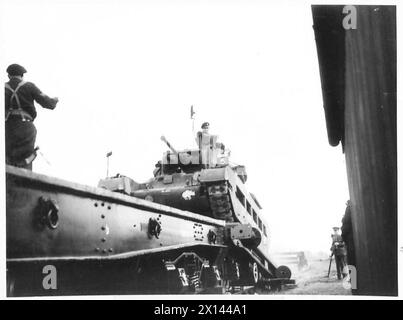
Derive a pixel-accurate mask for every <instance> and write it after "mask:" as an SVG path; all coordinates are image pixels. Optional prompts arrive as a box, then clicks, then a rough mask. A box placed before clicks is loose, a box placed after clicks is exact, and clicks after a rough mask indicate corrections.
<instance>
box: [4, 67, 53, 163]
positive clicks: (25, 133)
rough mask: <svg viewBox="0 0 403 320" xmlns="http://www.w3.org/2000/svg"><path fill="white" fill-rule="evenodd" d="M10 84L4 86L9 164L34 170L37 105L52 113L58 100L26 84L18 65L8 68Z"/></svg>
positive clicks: (23, 69)
mask: <svg viewBox="0 0 403 320" xmlns="http://www.w3.org/2000/svg"><path fill="white" fill-rule="evenodd" d="M6 71H7V73H8V78H9V81H8V82H6V83H5V138H6V163H7V164H11V165H14V166H18V167H23V168H26V169H29V170H32V161H33V160H34V159H35V156H36V149H35V140H36V133H37V131H36V128H35V125H34V123H33V122H34V120H35V118H36V115H37V113H36V109H35V106H34V101H36V102H37V103H38V104H40V105H41V106H42V107H43V108H46V109H51V110H53V109H54V108H55V107H56V104H57V103H58V101H59V99H58V98H50V97H48V96H47V95H45V94H43V93H42V92H41V90H39V89H38V87H37V86H36V85H35V84H33V83H32V82H26V81H24V73H26V72H27V70H25V68H24V67H23V66H20V65H19V64H11V65H9V66H8V68H7V70H6Z"/></svg>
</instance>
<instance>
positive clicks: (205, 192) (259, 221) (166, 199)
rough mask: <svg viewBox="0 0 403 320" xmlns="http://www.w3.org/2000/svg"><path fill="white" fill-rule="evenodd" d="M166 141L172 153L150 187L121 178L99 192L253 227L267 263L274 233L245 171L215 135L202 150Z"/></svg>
mask: <svg viewBox="0 0 403 320" xmlns="http://www.w3.org/2000/svg"><path fill="white" fill-rule="evenodd" d="M161 140H162V141H163V142H165V143H166V145H167V146H168V147H169V149H170V150H168V151H166V152H164V154H163V156H162V160H160V161H158V162H157V163H156V165H155V169H154V172H153V177H152V178H151V179H150V180H149V181H147V182H146V183H137V182H135V181H133V180H132V179H130V178H128V177H125V176H122V175H117V176H115V177H110V178H106V179H102V180H100V182H99V185H98V186H99V187H102V188H106V189H109V190H112V191H116V192H122V193H125V194H128V195H131V196H133V197H136V198H140V199H145V200H148V201H151V202H154V203H159V204H162V205H166V206H170V207H174V208H177V209H180V210H185V211H190V212H194V213H198V214H201V215H204V216H208V217H211V218H214V219H219V220H224V221H226V222H228V223H231V222H240V223H242V224H250V225H252V226H253V230H254V232H255V236H254V237H253V238H254V239H255V240H254V241H255V247H258V246H259V249H260V250H259V251H260V255H263V256H265V257H267V252H268V245H269V239H268V237H269V234H268V228H267V224H266V223H265V221H264V219H263V218H262V215H261V209H262V207H261V205H260V204H259V202H258V200H257V199H256V197H255V196H254V195H253V194H252V193H250V192H248V191H247V189H246V185H245V183H246V181H247V174H246V169H245V166H242V165H232V164H230V161H229V157H230V151H229V150H228V149H226V148H225V146H224V144H222V143H220V142H217V136H215V135H210V134H207V135H205V134H202V133H200V132H199V133H198V137H197V139H196V140H197V141H198V145H199V148H198V149H185V150H180V151H177V150H176V149H175V148H174V147H173V146H172V145H171V144H170V143H169V142H168V141H167V140H166V138H165V137H164V136H162V137H161ZM262 258H263V257H262ZM262 260H266V259H264V258H263V259H262Z"/></svg>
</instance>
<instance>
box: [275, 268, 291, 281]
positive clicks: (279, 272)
mask: <svg viewBox="0 0 403 320" xmlns="http://www.w3.org/2000/svg"><path fill="white" fill-rule="evenodd" d="M275 276H276V278H281V279H290V278H291V270H290V268H288V267H287V266H279V267H278V268H277V269H276V271H275Z"/></svg>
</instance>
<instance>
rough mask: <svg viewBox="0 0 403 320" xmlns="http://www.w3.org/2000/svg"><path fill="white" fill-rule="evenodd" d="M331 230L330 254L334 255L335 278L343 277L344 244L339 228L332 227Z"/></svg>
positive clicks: (344, 271)
mask: <svg viewBox="0 0 403 320" xmlns="http://www.w3.org/2000/svg"><path fill="white" fill-rule="evenodd" d="M333 231H334V233H333V234H332V247H331V248H330V250H331V251H332V255H331V256H333V255H334V259H335V261H336V270H337V278H338V279H342V277H343V278H344V277H345V276H346V270H345V267H346V266H347V261H346V260H347V259H346V255H347V251H346V245H345V242H344V241H343V238H342V236H341V235H340V233H339V231H340V228H339V227H333Z"/></svg>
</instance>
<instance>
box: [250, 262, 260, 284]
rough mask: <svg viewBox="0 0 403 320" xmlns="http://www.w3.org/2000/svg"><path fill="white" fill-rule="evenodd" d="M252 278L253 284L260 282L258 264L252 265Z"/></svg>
mask: <svg viewBox="0 0 403 320" xmlns="http://www.w3.org/2000/svg"><path fill="white" fill-rule="evenodd" d="M252 276H253V278H252V279H253V283H254V284H257V283H258V282H259V278H260V276H259V267H258V266H257V263H256V262H253V264H252Z"/></svg>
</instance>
